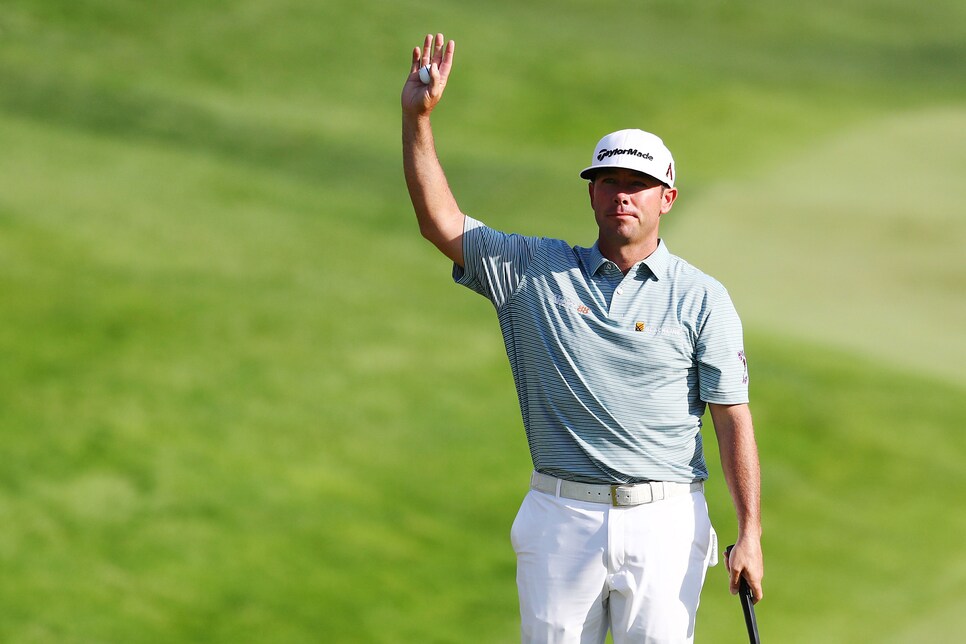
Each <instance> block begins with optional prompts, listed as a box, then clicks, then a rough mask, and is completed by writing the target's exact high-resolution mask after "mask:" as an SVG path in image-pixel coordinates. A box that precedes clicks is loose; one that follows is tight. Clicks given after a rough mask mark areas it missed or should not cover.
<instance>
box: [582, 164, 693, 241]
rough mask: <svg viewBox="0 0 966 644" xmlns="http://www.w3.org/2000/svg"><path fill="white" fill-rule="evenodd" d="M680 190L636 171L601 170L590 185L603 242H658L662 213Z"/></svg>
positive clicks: (669, 208) (591, 201)
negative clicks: (658, 229)
mask: <svg viewBox="0 0 966 644" xmlns="http://www.w3.org/2000/svg"><path fill="white" fill-rule="evenodd" d="M677 193H678V191H677V190H676V189H675V188H668V187H667V186H665V185H664V184H663V183H661V182H660V181H658V180H657V179H655V178H654V177H651V176H648V175H646V174H643V173H641V172H637V171H635V170H627V169H625V168H613V169H606V170H598V171H597V173H596V174H595V175H594V180H593V182H591V184H590V205H591V207H592V208H593V209H594V216H595V218H596V219H597V226H598V228H599V229H600V242H601V244H606V245H608V246H613V245H615V244H616V245H619V246H626V245H637V244H651V243H653V244H656V243H657V237H658V235H657V228H658V223H659V222H660V218H661V215H663V214H665V213H667V212H668V211H670V210H671V206H672V205H673V203H674V200H675V199H676V198H677Z"/></svg>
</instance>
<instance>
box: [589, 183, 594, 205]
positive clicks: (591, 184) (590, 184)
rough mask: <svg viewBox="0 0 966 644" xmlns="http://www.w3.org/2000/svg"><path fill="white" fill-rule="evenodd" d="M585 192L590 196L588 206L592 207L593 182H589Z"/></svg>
mask: <svg viewBox="0 0 966 644" xmlns="http://www.w3.org/2000/svg"><path fill="white" fill-rule="evenodd" d="M587 192H588V193H589V194H590V205H591V207H593V205H594V182H593V181H591V182H589V183H588V184H587Z"/></svg>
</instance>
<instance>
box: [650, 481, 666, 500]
mask: <svg viewBox="0 0 966 644" xmlns="http://www.w3.org/2000/svg"><path fill="white" fill-rule="evenodd" d="M651 497H652V498H653V499H654V500H655V501H663V500H664V499H666V498H667V489H665V487H664V481H654V482H653V483H651Z"/></svg>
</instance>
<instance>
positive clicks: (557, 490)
mask: <svg viewBox="0 0 966 644" xmlns="http://www.w3.org/2000/svg"><path fill="white" fill-rule="evenodd" d="M561 485H563V479H561V478H558V479H557V489H556V490H554V494H555V495H556V497H557V498H558V499H559V498H560V486H561Z"/></svg>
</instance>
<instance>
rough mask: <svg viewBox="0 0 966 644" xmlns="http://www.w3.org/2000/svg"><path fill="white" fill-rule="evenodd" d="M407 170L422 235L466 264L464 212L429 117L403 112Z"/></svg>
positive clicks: (460, 263)
mask: <svg viewBox="0 0 966 644" xmlns="http://www.w3.org/2000/svg"><path fill="white" fill-rule="evenodd" d="M402 140H403V171H404V173H405V175H406V186H407V188H408V189H409V198H410V199H411V200H412V203H413V210H414V211H415V212H416V220H417V221H418V223H419V230H420V233H421V234H422V235H423V237H425V238H426V239H428V240H429V241H431V242H432V243H433V244H435V245H436V247H437V248H439V250H440V251H442V252H443V253H444V254H445V255H446V256H447V257H449V258H450V259H452V260H453V261H454V262H456V263H457V264H459V265H461V266H462V265H463V249H462V235H463V219H464V218H463V213H462V212H461V211H460V209H459V206H458V205H457V203H456V198H455V197H454V196H453V193H452V191H451V190H450V188H449V183H448V182H447V180H446V174H445V173H444V172H443V168H442V166H441V165H440V162H439V158H438V156H437V154H436V144H435V140H434V138H433V130H432V126H431V124H430V120H429V115H428V114H425V115H412V114H408V113H405V112H404V113H403V123H402Z"/></svg>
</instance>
